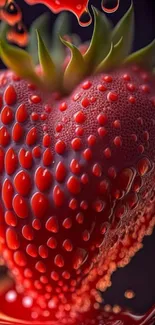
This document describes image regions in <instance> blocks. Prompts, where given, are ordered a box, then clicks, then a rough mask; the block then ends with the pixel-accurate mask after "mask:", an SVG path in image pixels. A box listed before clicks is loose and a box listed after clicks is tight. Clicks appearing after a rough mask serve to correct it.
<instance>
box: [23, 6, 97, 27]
mask: <svg viewBox="0 0 155 325" xmlns="http://www.w3.org/2000/svg"><path fill="white" fill-rule="evenodd" d="M25 1H26V2H27V3H28V4H30V5H34V4H38V3H42V4H44V5H46V6H47V7H48V8H49V9H50V10H51V11H53V12H54V13H58V12H60V11H63V10H68V11H71V12H73V13H74V14H75V15H76V16H77V18H78V20H79V23H80V25H81V26H88V25H90V23H91V21H92V18H91V16H90V14H89V11H88V1H89V0H74V1H73V0H39V1H38V0H25ZM84 16H86V17H84ZM83 18H84V19H83ZM83 20H84V21H83Z"/></svg>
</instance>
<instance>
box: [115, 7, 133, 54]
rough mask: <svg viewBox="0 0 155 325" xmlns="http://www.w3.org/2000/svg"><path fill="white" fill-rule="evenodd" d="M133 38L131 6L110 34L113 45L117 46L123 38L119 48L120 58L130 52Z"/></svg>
mask: <svg viewBox="0 0 155 325" xmlns="http://www.w3.org/2000/svg"><path fill="white" fill-rule="evenodd" d="M133 36H134V10H133V4H132V3H131V6H130V8H129V10H128V11H127V12H126V14H125V15H124V16H123V17H122V19H121V20H120V21H119V22H118V24H117V25H116V27H115V28H114V29H113V32H112V42H113V44H114V45H115V44H118V42H119V41H120V39H121V38H122V37H123V40H122V46H121V56H122V58H123V59H124V58H125V57H126V56H128V55H129V53H130V52H131V50H132V44H133Z"/></svg>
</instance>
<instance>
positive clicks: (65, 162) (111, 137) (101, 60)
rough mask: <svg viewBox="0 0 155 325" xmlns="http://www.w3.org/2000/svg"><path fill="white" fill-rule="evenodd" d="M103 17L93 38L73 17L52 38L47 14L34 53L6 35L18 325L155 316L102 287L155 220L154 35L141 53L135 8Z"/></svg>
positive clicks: (4, 114)
mask: <svg viewBox="0 0 155 325" xmlns="http://www.w3.org/2000/svg"><path fill="white" fill-rule="evenodd" d="M93 13H94V31H93V35H92V39H91V41H90V43H89V44H79V43H78V39H77V37H75V35H71V36H70V37H68V36H66V35H68V30H67V21H66V19H67V17H66V14H62V15H60V16H59V17H58V21H57V22H56V26H55V28H54V32H53V37H51V33H49V34H48V33H47V32H46V30H45V26H46V25H47V20H48V18H47V16H46V15H44V16H43V17H41V18H39V19H38V20H37V22H35V23H34V24H33V26H32V28H31V36H30V43H29V46H28V48H27V50H26V51H25V50H22V49H20V48H18V47H16V46H12V45H9V44H8V43H7V42H6V41H5V39H3V38H1V40H0V56H1V59H2V60H3V62H4V63H5V64H6V66H7V67H8V69H7V70H5V71H2V72H1V74H0V106H1V115H0V173H1V174H0V176H1V205H0V252H1V255H2V258H3V261H4V263H5V264H6V265H7V267H8V269H9V272H10V274H11V276H12V279H13V280H11V281H14V282H13V283H12V282H11V284H10V287H11V289H10V287H9V288H8V287H7V288H6V289H4V290H3V292H2V293H0V306H1V307H0V318H1V319H2V320H7V321H8V322H10V323H11V322H12V323H15V324H33V322H34V323H35V324H38V323H39V324H42V323H43V324H46V322H47V324H50V325H53V324H55V325H56V324H59V325H62V324H75V325H79V324H82V325H88V324H89V325H90V324H91V325H93V324H95V325H103V324H106V325H115V324H124V325H129V324H132V325H134V324H149V323H148V320H150V319H151V321H152V319H153V317H154V316H155V309H153V311H151V312H150V311H149V312H148V314H146V315H145V316H141V317H140V316H139V317H138V318H137V317H135V316H134V315H132V313H130V312H127V311H126V310H121V308H120V307H119V308H118V309H117V310H116V309H114V310H113V311H109V312H108V311H107V309H106V308H104V304H103V296H102V294H101V292H104V291H105V290H106V289H107V288H108V287H110V286H111V275H112V273H113V272H114V271H115V270H116V269H117V268H119V267H124V266H125V265H126V264H128V263H129V262H130V260H131V258H132V257H133V256H134V255H135V253H136V252H137V251H138V250H139V249H141V248H142V240H143V237H144V236H145V235H150V234H151V233H152V230H153V227H154V224H155V217H154V206H155V197H154V182H155V146H154V138H155V87H154V86H155V78H154V75H153V72H152V71H153V67H154V64H155V62H154V61H155V41H152V43H151V44H149V45H148V46H146V47H145V48H143V49H140V50H139V51H137V52H135V53H131V50H132V44H133V36H134V12H133V5H131V6H130V8H129V10H128V11H127V12H126V14H125V15H124V16H123V17H122V19H121V20H120V21H119V22H118V24H117V25H116V27H115V28H112V26H111V23H110V22H109V20H108V19H107V18H106V16H105V15H104V14H103V12H102V13H101V12H99V11H98V10H97V9H96V8H93ZM42 27H43V28H42ZM36 29H37V35H36ZM36 39H37V41H36ZM150 315H151V316H150ZM36 322H37V323H36ZM150 324H151V323H150ZM152 324H153V323H152Z"/></svg>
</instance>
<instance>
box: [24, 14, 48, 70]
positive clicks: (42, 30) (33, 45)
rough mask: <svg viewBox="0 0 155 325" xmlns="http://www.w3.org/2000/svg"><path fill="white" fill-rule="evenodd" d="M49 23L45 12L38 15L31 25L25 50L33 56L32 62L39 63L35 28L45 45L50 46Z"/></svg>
mask: <svg viewBox="0 0 155 325" xmlns="http://www.w3.org/2000/svg"><path fill="white" fill-rule="evenodd" d="M49 25H50V14H49V13H47V12H46V13H44V14H43V15H41V16H40V17H38V18H37V19H36V20H35V21H34V22H33V23H32V25H31V28H30V37H29V44H28V46H27V52H28V53H29V54H30V55H31V57H32V58H33V62H34V64H38V63H39V60H38V42H37V37H36V30H37V31H38V32H39V34H40V36H41V37H42V39H43V40H44V43H45V45H46V46H47V48H50V43H51V36H50V33H49Z"/></svg>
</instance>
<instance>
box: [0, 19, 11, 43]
mask: <svg viewBox="0 0 155 325" xmlns="http://www.w3.org/2000/svg"><path fill="white" fill-rule="evenodd" d="M9 28H10V26H9V25H8V24H7V23H6V22H5V21H1V23H0V39H4V40H5V39H6V35H7V32H8V31H9Z"/></svg>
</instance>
